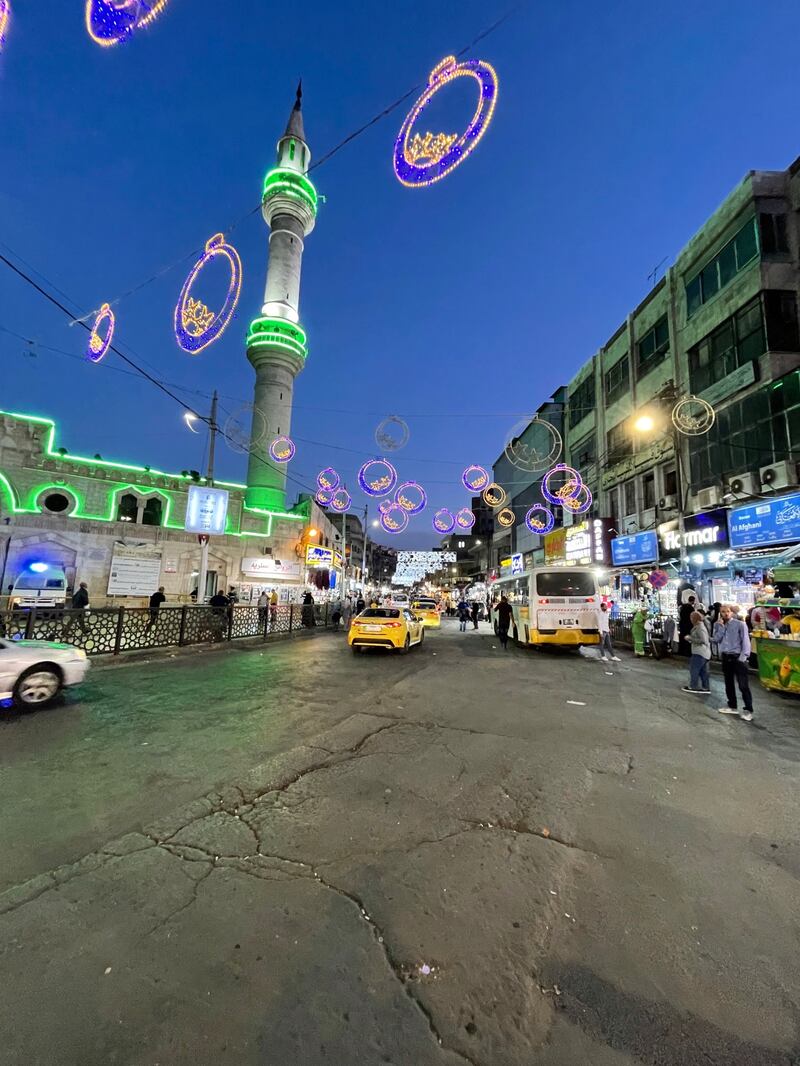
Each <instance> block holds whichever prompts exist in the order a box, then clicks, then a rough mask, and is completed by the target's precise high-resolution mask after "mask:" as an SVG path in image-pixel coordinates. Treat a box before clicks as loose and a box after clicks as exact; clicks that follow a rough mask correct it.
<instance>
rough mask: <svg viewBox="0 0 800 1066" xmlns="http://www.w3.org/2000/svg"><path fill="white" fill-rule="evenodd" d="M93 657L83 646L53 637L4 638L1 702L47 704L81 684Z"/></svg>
mask: <svg viewBox="0 0 800 1066" xmlns="http://www.w3.org/2000/svg"><path fill="white" fill-rule="evenodd" d="M88 669H89V660H88V659H87V658H86V652H85V651H84V650H83V649H82V648H73V646H72V645H71V644H57V643H56V642H55V641H51V640H6V639H2V640H0V705H5V706H8V705H9V704H10V703H14V704H16V705H17V706H18V707H44V706H45V705H46V704H48V703H52V702H53V700H54V699H55V698H56V696H58V694H59V692H61V690H62V688H64V687H66V686H67V685H79V684H80V683H81V681H83V679H84V678H85V677H86V671H87V670H88Z"/></svg>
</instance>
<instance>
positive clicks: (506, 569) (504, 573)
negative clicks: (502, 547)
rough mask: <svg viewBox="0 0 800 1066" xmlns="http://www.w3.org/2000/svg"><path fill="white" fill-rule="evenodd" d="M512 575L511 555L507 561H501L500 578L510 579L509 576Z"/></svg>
mask: <svg viewBox="0 0 800 1066" xmlns="http://www.w3.org/2000/svg"><path fill="white" fill-rule="evenodd" d="M510 573H511V556H510V555H509V557H508V558H507V559H501V560H500V576H501V577H508V575H509V574H510Z"/></svg>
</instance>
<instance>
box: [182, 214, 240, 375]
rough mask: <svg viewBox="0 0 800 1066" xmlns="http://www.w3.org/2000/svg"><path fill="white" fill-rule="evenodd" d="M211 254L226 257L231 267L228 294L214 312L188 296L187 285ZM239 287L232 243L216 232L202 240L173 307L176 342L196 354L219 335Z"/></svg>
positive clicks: (237, 254)
mask: <svg viewBox="0 0 800 1066" xmlns="http://www.w3.org/2000/svg"><path fill="white" fill-rule="evenodd" d="M215 256H222V257H223V258H224V259H227V261H228V265H229V267H230V271H231V280H230V285H229V286H228V294H227V296H226V297H225V301H224V303H223V305H222V309H221V310H220V311H218V312H217V313H216V314H215V313H214V312H213V311H209V309H208V308H207V307H206V305H205V304H204V303H202V302H201V301H200V300H199V299H196V300H195V299H192V296H191V289H192V285H193V284H194V282H195V279H196V278H197V275H198V274H199V273H200V271H201V270H202V269H203V267H205V266H207V265H208V264H209V263H210V262H211V260H212V259H214V258H215ZM241 289H242V261H241V259H240V258H239V253H238V252H237V251H236V249H235V248H234V247H233V245H232V244H226V243H225V236H224V235H223V234H222V233H216V234H215V235H214V236H213V237H211V238H210V240H208V241H207V242H206V249H205V252H204V253H203V255H202V256H201V257H200V259H198V261H197V262H196V263H195V265H194V266H193V267H192V270H191V272H190V274H189V277H188V278H187V279H186V281H185V282H184V285H183V288H182V289H181V295H180V298H179V300H178V304H177V307H176V308H175V336H176V338H177V341H178V344H179V345H180V347H181V348H183V350H184V351H185V352H189V354H190V355H197V353H198V352H202V350H203V349H204V348H207V347H208V345H209V344H212V343H213V342H214V341H215V340H216V339H217V338H218V337H220V336H221V335H222V334H223V333H224V332H225V329H226V328H227V326H228V323H229V322H230V320H231V319H232V318H233V312H234V311H235V310H236V305H237V303H238V302H239V293H240V292H241Z"/></svg>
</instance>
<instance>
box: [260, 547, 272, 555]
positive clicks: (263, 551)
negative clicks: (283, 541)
mask: <svg viewBox="0 0 800 1066" xmlns="http://www.w3.org/2000/svg"><path fill="white" fill-rule="evenodd" d="M261 554H262V555H272V548H262V549H261Z"/></svg>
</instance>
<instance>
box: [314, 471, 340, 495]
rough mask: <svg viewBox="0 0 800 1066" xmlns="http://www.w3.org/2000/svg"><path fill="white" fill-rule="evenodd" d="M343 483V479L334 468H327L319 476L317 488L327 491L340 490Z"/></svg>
mask: <svg viewBox="0 0 800 1066" xmlns="http://www.w3.org/2000/svg"><path fill="white" fill-rule="evenodd" d="M341 481H342V479H341V478H340V477H339V475H338V474H337V473H336V471H335V470H334V469H333V467H332V466H326V467H325V469H324V470H320V472H319V473H318V474H317V487H318V488H320V489H324V490H326V491H327V490H331V491H333V490H334V489H338V488H339V485H340V484H341Z"/></svg>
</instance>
